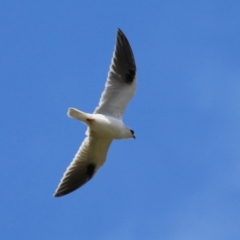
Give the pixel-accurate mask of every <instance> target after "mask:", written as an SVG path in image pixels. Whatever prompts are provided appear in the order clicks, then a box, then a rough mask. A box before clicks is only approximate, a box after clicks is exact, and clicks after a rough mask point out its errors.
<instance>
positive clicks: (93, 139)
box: [54, 131, 112, 197]
mask: <svg viewBox="0 0 240 240" xmlns="http://www.w3.org/2000/svg"><path fill="white" fill-rule="evenodd" d="M111 142H112V140H111V139H103V138H101V137H100V136H98V135H97V134H96V133H94V132H92V131H91V132H90V134H89V136H87V137H86V138H85V139H84V141H83V143H82V145H81V146H80V148H79V150H78V152H77V154H76V155H75V157H74V159H73V161H72V162H71V164H70V166H69V167H68V168H67V170H66V172H65V173H64V175H63V177H62V179H61V181H60V183H59V185H58V188H57V190H56V192H55V194H54V197H61V196H64V195H66V194H68V193H70V192H72V191H74V190H76V189H78V188H79V187H81V186H82V185H84V184H85V183H86V182H88V181H89V180H90V179H91V178H92V177H93V175H94V174H95V173H96V171H97V170H98V169H99V167H101V166H102V164H103V163H104V162H105V160H106V156H107V152H108V148H109V146H110V144H111Z"/></svg>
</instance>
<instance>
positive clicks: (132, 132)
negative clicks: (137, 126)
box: [129, 129, 136, 139]
mask: <svg viewBox="0 0 240 240" xmlns="http://www.w3.org/2000/svg"><path fill="white" fill-rule="evenodd" d="M129 130H130V132H131V134H132V137H133V138H134V139H135V138H136V137H135V135H134V131H133V130H132V129H129Z"/></svg>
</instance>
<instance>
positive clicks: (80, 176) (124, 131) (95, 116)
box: [54, 29, 136, 197]
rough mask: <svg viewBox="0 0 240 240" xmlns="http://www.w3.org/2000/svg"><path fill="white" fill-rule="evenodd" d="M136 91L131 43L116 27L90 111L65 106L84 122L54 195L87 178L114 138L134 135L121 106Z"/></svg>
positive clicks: (94, 170) (70, 190)
mask: <svg viewBox="0 0 240 240" xmlns="http://www.w3.org/2000/svg"><path fill="white" fill-rule="evenodd" d="M135 91H136V64H135V60H134V56H133V52H132V49H131V46H130V44H129V42H128V40H127V38H126V36H125V35H124V33H123V32H122V31H121V30H120V29H118V31H117V39H116V45H115V50H114V52H113V57H112V61H111V65H110V70H109V72H108V78H107V82H106V84H105V89H104V91H103V93H102V96H101V98H100V101H99V105H98V107H97V108H96V109H95V111H94V113H92V114H91V113H84V112H82V111H79V110H77V109H75V108H69V109H68V116H69V117H72V118H76V119H77V120H80V121H82V122H83V123H85V124H86V125H87V126H88V129H87V131H86V135H87V136H86V138H85V139H84V141H83V143H82V144H81V146H80V148H79V150H78V152H77V154H76V155H75V157H74V159H73V161H72V162H71V164H70V166H69V167H68V168H67V170H66V172H65V173H64V175H63V177H62V179H61V181H60V183H59V185H58V187H57V190H56V191H55V193H54V197H61V196H64V195H66V194H68V193H71V192H72V191H74V190H76V189H78V188H79V187H81V186H82V185H84V184H85V183H86V182H88V181H89V180H90V179H91V178H92V177H93V175H94V174H95V173H96V172H97V170H98V169H99V168H100V167H101V166H102V165H103V164H104V162H105V160H106V156H107V152H108V148H109V146H110V144H111V142H112V140H114V139H124V138H135V136H134V131H133V130H131V129H130V128H128V127H127V126H126V125H124V123H123V121H122V117H123V114H124V110H125V108H126V106H127V104H128V103H129V101H130V100H131V98H132V97H133V95H134V93H135Z"/></svg>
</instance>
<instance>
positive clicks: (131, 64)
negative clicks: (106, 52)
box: [115, 28, 136, 84]
mask: <svg viewBox="0 0 240 240" xmlns="http://www.w3.org/2000/svg"><path fill="white" fill-rule="evenodd" d="M115 54H116V55H115V57H116V58H117V60H118V63H117V62H116V65H119V66H120V68H119V69H121V70H122V69H124V70H125V71H124V73H120V72H119V74H121V75H122V76H123V78H124V80H125V83H127V84H131V83H132V82H133V81H134V79H135V76H136V63H135V59H134V55H133V51H132V48H131V45H130V43H129V41H128V39H127V37H126V36H125V34H124V33H123V31H122V30H121V29H120V28H118V30H117V41H116V52H115Z"/></svg>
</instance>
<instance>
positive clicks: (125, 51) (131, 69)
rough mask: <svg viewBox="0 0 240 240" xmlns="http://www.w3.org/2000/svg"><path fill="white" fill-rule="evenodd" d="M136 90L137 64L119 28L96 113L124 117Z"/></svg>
mask: <svg viewBox="0 0 240 240" xmlns="http://www.w3.org/2000/svg"><path fill="white" fill-rule="evenodd" d="M135 91H136V64H135V60H134V56H133V52H132V49H131V46H130V44H129V42H128V40H127V38H126V36H125V35H124V33H123V32H122V31H121V30H120V29H118V32H117V40H116V46H115V50H114V53H113V58H112V62H111V65H110V70H109V72H108V79H107V82H106V84H105V90H104V91H103V93H102V96H101V99H100V102H99V106H98V107H97V108H96V109H95V112H94V113H100V114H104V115H109V116H113V117H116V118H118V119H122V116H123V114H124V110H125V108H126V106H127V104H128V103H129V101H130V100H131V98H132V97H133V95H134V93H135Z"/></svg>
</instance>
